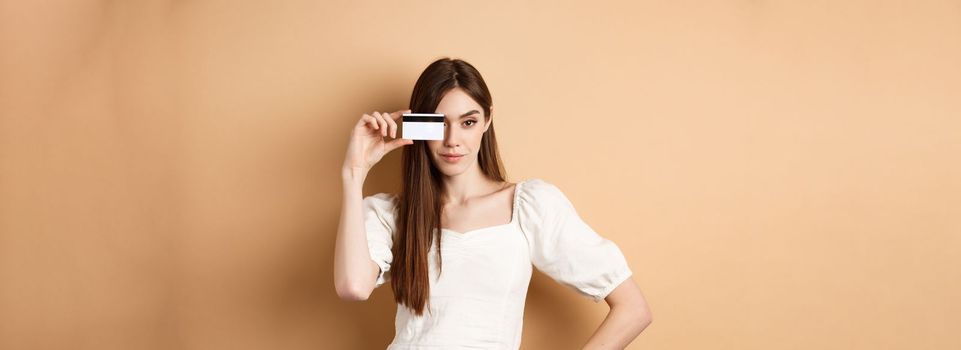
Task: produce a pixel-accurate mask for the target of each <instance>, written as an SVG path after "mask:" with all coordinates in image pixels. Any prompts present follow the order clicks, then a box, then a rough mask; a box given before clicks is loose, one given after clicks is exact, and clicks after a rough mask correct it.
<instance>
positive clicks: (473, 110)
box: [458, 109, 480, 119]
mask: <svg viewBox="0 0 961 350" xmlns="http://www.w3.org/2000/svg"><path fill="white" fill-rule="evenodd" d="M474 113H480V112H478V111H477V110H476V109H472V110H470V111H469V112H467V113H464V114H461V115H460V118H463V117H466V116H469V115H471V114H474ZM460 118H458V119H460Z"/></svg>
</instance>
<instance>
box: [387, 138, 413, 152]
mask: <svg viewBox="0 0 961 350" xmlns="http://www.w3.org/2000/svg"><path fill="white" fill-rule="evenodd" d="M412 144H414V140H411V139H393V140H391V141H390V142H387V152H390V151H393V150H395V149H397V147H400V146H406V145H412Z"/></svg>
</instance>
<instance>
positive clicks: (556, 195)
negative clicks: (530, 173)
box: [517, 177, 567, 207]
mask: <svg viewBox="0 0 961 350" xmlns="http://www.w3.org/2000/svg"><path fill="white" fill-rule="evenodd" d="M518 185H519V186H520V187H519V189H518V193H517V195H518V198H517V199H518V202H519V203H518V204H520V205H526V206H531V207H544V206H552V205H556V204H557V203H564V202H566V201H567V198H566V197H565V196H564V192H563V191H561V189H560V187H558V186H557V185H556V184H554V183H553V182H551V181H548V180H546V179H543V178H537V177H535V178H529V179H525V180H523V181H520V182H519V183H518Z"/></svg>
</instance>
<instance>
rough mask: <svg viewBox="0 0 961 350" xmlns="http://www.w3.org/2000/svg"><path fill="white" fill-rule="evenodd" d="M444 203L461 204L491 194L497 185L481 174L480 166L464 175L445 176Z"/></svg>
mask: <svg viewBox="0 0 961 350" xmlns="http://www.w3.org/2000/svg"><path fill="white" fill-rule="evenodd" d="M443 181H444V188H445V190H446V191H445V192H446V195H445V198H444V203H450V204H461V203H465V202H467V201H469V200H470V199H471V198H475V197H478V196H483V195H487V194H490V193H491V192H492V191H495V190H496V187H497V184H496V182H495V181H492V180H490V179H488V178H487V176H486V175H484V174H483V173H481V170H480V167H479V166H473V167H471V168H470V169H468V170H467V171H465V172H464V173H463V174H458V175H454V176H444V180H443Z"/></svg>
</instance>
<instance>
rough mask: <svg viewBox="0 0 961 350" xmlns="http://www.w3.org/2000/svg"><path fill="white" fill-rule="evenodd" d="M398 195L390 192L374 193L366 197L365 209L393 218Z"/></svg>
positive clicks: (364, 200)
mask: <svg viewBox="0 0 961 350" xmlns="http://www.w3.org/2000/svg"><path fill="white" fill-rule="evenodd" d="M397 198H398V195H397V194H394V193H388V192H380V193H374V194H371V195H369V196H366V197H364V199H363V203H364V209H366V210H368V211H374V212H376V213H377V214H380V215H382V216H388V215H389V216H392V215H393V214H394V211H395V210H396V209H395V208H396V207H397Z"/></svg>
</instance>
